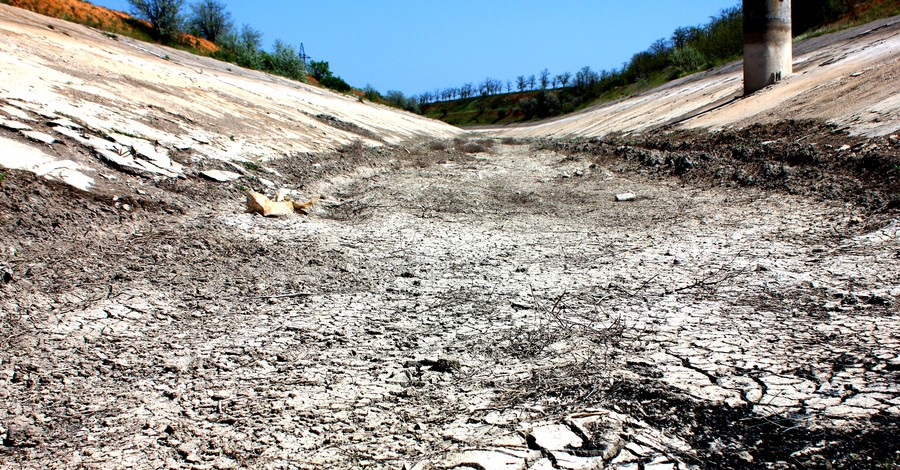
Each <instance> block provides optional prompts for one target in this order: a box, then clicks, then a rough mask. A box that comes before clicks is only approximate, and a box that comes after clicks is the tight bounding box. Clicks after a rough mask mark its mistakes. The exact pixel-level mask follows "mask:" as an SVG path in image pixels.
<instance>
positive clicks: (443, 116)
mask: <svg viewBox="0 0 900 470" xmlns="http://www.w3.org/2000/svg"><path fill="white" fill-rule="evenodd" d="M793 12H794V15H793V17H794V18H793V20H794V34H795V36H796V39H797V40H799V41H802V40H803V39H808V38H811V37H816V36H818V35H821V34H824V33H829V32H835V31H840V30H842V29H846V28H850V27H854V26H859V25H861V24H866V23H870V22H872V21H875V20H878V19H883V18H886V17H890V16H893V15H898V14H900V2H898V1H897V0H853V1H844V2H808V1H800V0H797V1H795V2H794V10H793ZM741 24H742V19H741V15H740V9H739V8H738V7H736V8H730V9H726V10H723V11H722V12H720V13H719V15H717V16H714V17H711V18H710V21H709V22H708V23H707V24H705V25H700V26H697V27H694V26H689V27H680V28H677V29H676V31H675V32H674V33H672V36H671V38H670V39H668V40H664V41H661V42H660V41H658V42H657V43H654V44H653V45H652V46H651V47H650V48H649V49H647V50H646V51H642V52H638V53H636V54H635V55H634V56H633V57H632V58H631V60H630V61H628V62H627V63H626V64H625V65H624V66H623V67H622V68H621V69H619V70H610V71H602V72H600V73H599V74H598V75H596V76H595V77H594V78H593V79H592V80H594V81H595V83H594V84H593V85H587V86H584V85H572V86H567V87H564V86H558V82H557V79H556V78H555V77H557V76H553V75H551V77H554V78H553V80H552V84H553V86H550V87H541V88H537V89H536V88H535V82H532V83H531V88H532V89H531V90H528V91H521V92H512V93H496V92H491V93H488V94H483V92H484V90H483V89H482V93H478V92H477V90H476V92H475V93H474V96H472V97H468V98H463V99H452V100H447V99H444V100H436V101H434V102H428V103H427V104H422V105H421V106H420V108H421V112H422V114H423V115H425V116H428V117H430V118H433V119H440V120H442V121H444V122H447V123H450V124H453V125H457V126H483V125H492V126H497V125H507V124H516V123H524V122H534V121H539V120H541V119H546V118H548V117H554V116H561V115H565V114H569V113H572V112H576V111H580V110H582V109H584V108H587V107H590V106H596V105H600V104H602V103H608V102H611V101H615V100H618V99H622V98H627V97H629V96H634V95H637V94H640V93H642V92H645V91H647V90H650V89H652V88H655V87H657V86H660V85H663V84H665V83H667V82H669V81H672V80H676V79H678V78H680V77H683V76H686V75H690V74H692V73H694V72H696V71H698V70H709V69H713V68H716V67H717V66H719V65H723V64H726V63H728V62H732V61H734V60H735V59H739V58H740V55H741V43H742V38H741ZM692 38H694V39H692ZM679 44H681V46H680V47H679ZM587 70H588V73H596V72H593V71H590V70H589V69H587ZM580 72H582V73H583V72H584V69H582V71H580ZM568 75H570V76H571V74H568ZM577 75H578V74H576V75H575V76H574V77H572V78H571V80H572V81H573V82H574V81H576V80H577ZM519 78H523V77H519ZM531 78H532V80H533V79H534V76H532V77H531ZM567 80H568V78H567ZM511 84H512V85H515V83H512V82H511ZM482 88H483V85H482ZM501 88H502V87H501ZM452 90H453V89H450V90H449V91H452ZM500 91H502V90H500ZM445 93H446V92H445ZM450 94H451V95H453V93H450ZM429 96H430V97H431V99H432V100H434V99H435V98H436V97H437V96H435V95H431V94H429Z"/></svg>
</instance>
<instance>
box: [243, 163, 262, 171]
mask: <svg viewBox="0 0 900 470" xmlns="http://www.w3.org/2000/svg"><path fill="white" fill-rule="evenodd" d="M241 163H243V165H244V168H246V169H248V170H250V171H259V170H260V167H259V165H258V164H256V162H249V161H247V162H241Z"/></svg>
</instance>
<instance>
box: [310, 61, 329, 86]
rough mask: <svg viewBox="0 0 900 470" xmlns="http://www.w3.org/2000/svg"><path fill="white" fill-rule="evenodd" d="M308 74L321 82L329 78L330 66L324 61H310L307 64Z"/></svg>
mask: <svg viewBox="0 0 900 470" xmlns="http://www.w3.org/2000/svg"><path fill="white" fill-rule="evenodd" d="M309 74H310V75H312V76H313V78H315V79H316V80H318V81H320V82H321V81H322V80H324V79H325V78H327V77H331V76H332V73H331V65H329V64H328V62H325V61H324V60H320V61H315V60H314V61H312V62H310V63H309Z"/></svg>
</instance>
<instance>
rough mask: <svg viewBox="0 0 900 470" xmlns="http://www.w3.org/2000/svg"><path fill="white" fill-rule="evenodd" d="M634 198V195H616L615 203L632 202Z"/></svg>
mask: <svg viewBox="0 0 900 470" xmlns="http://www.w3.org/2000/svg"><path fill="white" fill-rule="evenodd" d="M635 197H636V196H635V195H634V193H621V194H616V202H625V201H633V200H634V199H635Z"/></svg>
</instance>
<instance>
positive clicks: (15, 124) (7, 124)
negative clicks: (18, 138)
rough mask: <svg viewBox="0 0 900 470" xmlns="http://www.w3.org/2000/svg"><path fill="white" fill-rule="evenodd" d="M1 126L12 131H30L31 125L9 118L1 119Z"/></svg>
mask: <svg viewBox="0 0 900 470" xmlns="http://www.w3.org/2000/svg"><path fill="white" fill-rule="evenodd" d="M0 127H2V128H4V129H9V130H11V131H30V130H31V126H29V125H28V124H23V123H21V122H19V121H10V120H8V119H0Z"/></svg>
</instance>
